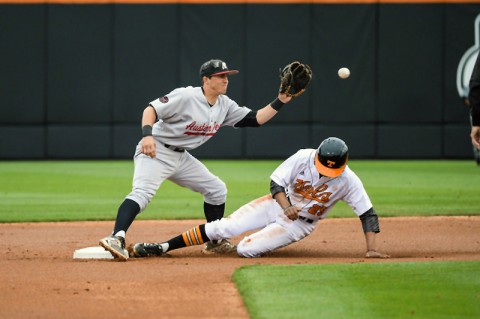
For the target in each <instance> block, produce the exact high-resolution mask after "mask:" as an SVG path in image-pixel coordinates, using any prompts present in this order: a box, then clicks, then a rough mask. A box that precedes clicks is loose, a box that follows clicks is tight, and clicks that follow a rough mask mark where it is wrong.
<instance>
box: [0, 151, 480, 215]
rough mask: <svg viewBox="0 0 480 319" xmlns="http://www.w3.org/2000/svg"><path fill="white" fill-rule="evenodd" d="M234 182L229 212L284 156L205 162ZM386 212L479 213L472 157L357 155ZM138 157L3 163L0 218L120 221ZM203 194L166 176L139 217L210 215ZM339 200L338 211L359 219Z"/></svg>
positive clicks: (356, 166)
mask: <svg viewBox="0 0 480 319" xmlns="http://www.w3.org/2000/svg"><path fill="white" fill-rule="evenodd" d="M204 163H205V164H206V166H207V167H208V168H209V169H210V170H211V171H212V172H213V173H214V174H216V175H218V176H219V177H220V178H221V179H222V180H223V181H224V182H225V183H226V184H227V187H228V200H227V211H226V215H229V214H230V213H231V212H233V211H234V210H235V209H237V208H238V207H240V206H241V205H243V204H244V203H247V202H248V201H250V200H252V199H254V198H256V197H259V196H262V195H264V194H267V193H268V192H269V180H270V174H271V173H272V172H273V170H274V169H275V168H276V167H277V166H278V165H279V164H280V163H281V161H280V160H275V161H261V160H239V161H233V160H231V161H222V160H208V161H204ZM349 165H350V167H351V168H352V169H353V170H354V171H355V172H356V173H357V174H358V175H359V177H360V178H361V179H362V181H363V183H364V185H365V188H366V189H367V192H368V193H369V195H370V198H371V200H372V202H373V205H374V207H375V209H376V211H377V213H378V214H379V215H380V216H381V217H387V216H412V215H479V214H480V210H479V207H480V196H478V190H479V189H480V167H478V166H477V165H476V164H475V163H474V162H473V161H363V160H362V161H360V160H359V161H355V160H351V161H350V162H349ZM132 177H133V162H132V161H18V162H5V161H4V162H0V222H30V221H74V220H114V219H115V217H116V213H117V209H118V206H119V205H120V204H121V203H122V201H123V199H124V197H125V196H126V195H127V194H128V193H129V192H130V190H131V181H132ZM202 207H203V198H202V196H201V195H200V194H198V193H194V192H192V191H190V190H188V189H185V188H181V187H179V186H177V185H175V184H173V183H171V182H169V181H166V182H165V183H164V184H163V185H162V186H161V187H160V189H159V191H158V193H157V195H156V196H155V197H154V198H153V200H152V202H151V204H150V205H149V206H148V207H147V209H146V210H145V211H144V212H143V213H142V214H140V215H139V216H138V217H137V218H138V219H196V218H198V219H203V218H204V215H203V208H202ZM354 216H355V215H354V214H353V212H352V211H351V209H350V208H349V207H348V206H346V205H345V204H343V202H340V203H339V204H338V205H337V206H336V207H335V208H334V210H333V211H332V213H331V215H330V216H329V217H330V218H331V217H354Z"/></svg>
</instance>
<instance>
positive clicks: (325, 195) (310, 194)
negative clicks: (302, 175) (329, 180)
mask: <svg viewBox="0 0 480 319" xmlns="http://www.w3.org/2000/svg"><path fill="white" fill-rule="evenodd" d="M327 188H328V186H327V185H325V184H322V185H320V186H318V187H313V186H312V184H311V182H310V181H303V180H301V179H297V182H296V183H295V185H294V191H295V193H298V194H300V195H302V196H304V197H305V198H308V199H311V200H314V201H317V202H319V203H327V202H328V201H329V200H330V196H331V195H332V193H331V192H326V190H327Z"/></svg>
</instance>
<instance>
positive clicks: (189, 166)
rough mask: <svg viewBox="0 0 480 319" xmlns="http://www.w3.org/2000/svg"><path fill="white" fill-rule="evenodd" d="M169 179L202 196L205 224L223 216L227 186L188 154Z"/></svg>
mask: <svg viewBox="0 0 480 319" xmlns="http://www.w3.org/2000/svg"><path fill="white" fill-rule="evenodd" d="M169 179H170V180H171V181H172V182H174V183H176V184H178V185H181V186H183V187H186V188H188V189H190V190H192V191H194V192H197V193H200V194H202V195H203V198H204V205H203V207H204V213H205V218H206V220H207V222H211V221H214V220H217V219H220V218H222V217H223V216H224V214H225V201H226V199H227V186H226V185H225V183H224V182H223V181H222V180H221V179H220V178H219V177H217V176H215V175H213V174H212V173H211V172H210V171H209V170H208V168H207V167H206V166H205V165H204V164H203V163H202V162H200V161H199V160H198V159H196V158H195V157H193V156H192V155H191V154H190V153H185V156H183V157H182V161H181V163H180V165H179V167H178V169H177V171H176V172H175V173H174V174H172V176H170V178H169Z"/></svg>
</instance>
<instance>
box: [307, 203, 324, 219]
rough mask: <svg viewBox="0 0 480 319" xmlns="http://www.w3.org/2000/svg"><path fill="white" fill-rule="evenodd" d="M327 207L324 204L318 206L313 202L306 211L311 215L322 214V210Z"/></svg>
mask: <svg viewBox="0 0 480 319" xmlns="http://www.w3.org/2000/svg"><path fill="white" fill-rule="evenodd" d="M326 209H327V207H325V206H320V205H317V204H314V205H312V207H310V208H309V209H308V212H309V213H310V214H312V215H317V216H319V217H320V216H322V214H323V212H324V211H325V210H326Z"/></svg>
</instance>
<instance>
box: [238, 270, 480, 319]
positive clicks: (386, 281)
mask: <svg viewBox="0 0 480 319" xmlns="http://www.w3.org/2000/svg"><path fill="white" fill-rule="evenodd" d="M479 273H480V262H425V263H357V264H328V265H294V266H261V267H258V266H253V267H252V266H249V267H244V268H240V269H237V271H236V272H235V274H234V276H233V280H234V281H235V282H236V284H237V287H238V288H239V290H240V293H241V294H242V296H243V297H244V301H245V304H246V306H247V308H248V309H249V313H250V316H251V318H253V319H257V318H272V319H279V318H318V319H322V318H326V319H327V318H328V319H343V318H357V319H362V318H365V319H385V318H389V319H396V318H399V319H400V318H417V319H421V318H425V319H427V318H428V319H442V318H443V319H452V318H455V319H460V318H480V276H479Z"/></svg>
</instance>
